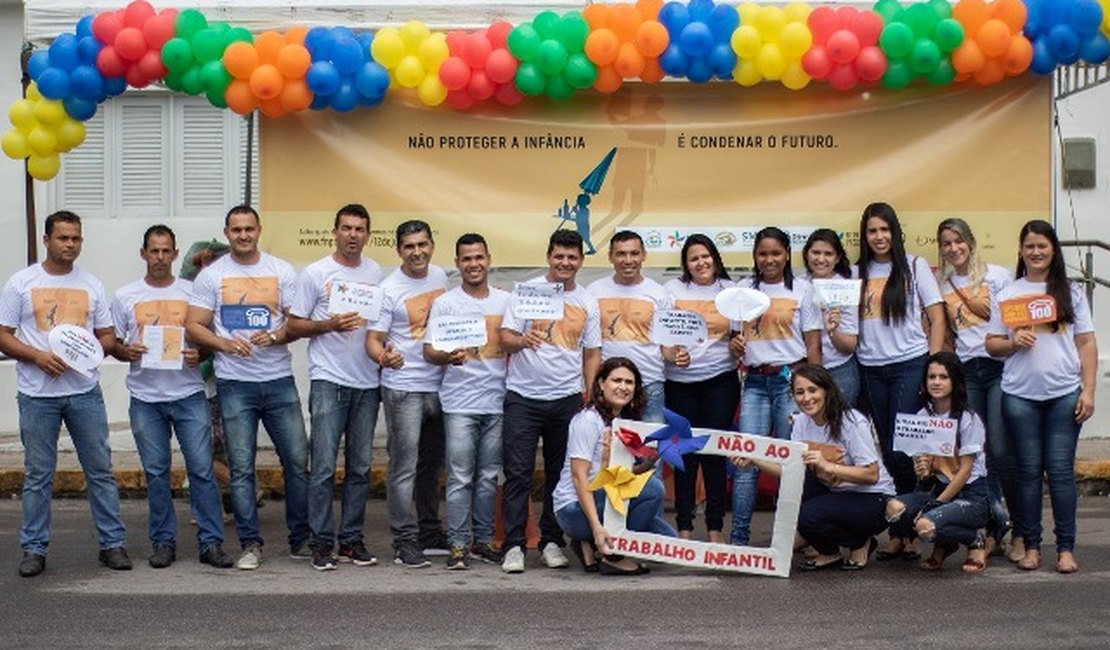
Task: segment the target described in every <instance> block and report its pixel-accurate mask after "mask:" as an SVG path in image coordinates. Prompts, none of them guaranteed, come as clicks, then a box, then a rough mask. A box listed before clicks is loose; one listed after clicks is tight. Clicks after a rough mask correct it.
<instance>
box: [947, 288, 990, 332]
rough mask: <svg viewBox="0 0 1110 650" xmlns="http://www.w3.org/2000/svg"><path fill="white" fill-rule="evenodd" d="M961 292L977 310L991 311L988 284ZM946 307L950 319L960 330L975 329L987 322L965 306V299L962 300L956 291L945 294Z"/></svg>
mask: <svg viewBox="0 0 1110 650" xmlns="http://www.w3.org/2000/svg"><path fill="white" fill-rule="evenodd" d="M960 291H962V292H964V296H966V297H967V301H968V302H970V303H971V304H972V305H975V308H976V309H981V310H982V311H984V312H989V311H990V299H991V289H990V286H989V285H988V284H987V283H986V282H983V283H981V284H980V285H979V286H978V287H976V288H972V287H961V288H960ZM944 307H945V309H946V310H947V311H948V317H949V318H950V319H951V321H952V323H954V324H955V325H956V329H958V330H963V329H967V328H969V327H975V326H976V325H982V324H983V323H986V322H987V321H985V320H983V319H982V318H979V316H977V315H976V314H975V312H974V311H972V310H971V309H970V308H969V307H968V306H967V305H965V304H964V301H963V299H962V298H960V294H958V293H956V292H955V291H950V292H948V293H946V294H944Z"/></svg>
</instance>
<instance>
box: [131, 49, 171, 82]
mask: <svg viewBox="0 0 1110 650" xmlns="http://www.w3.org/2000/svg"><path fill="white" fill-rule="evenodd" d="M136 65H137V67H138V68H139V72H141V73H143V76H144V77H146V78H148V79H150V80H152V81H157V80H159V79H162V78H164V77H165V76H166V66H165V64H163V63H162V53H161V52H159V51H158V50H147V53H146V54H144V55H143V57H142V58H141V59H139V62H138V63H137V64H136Z"/></svg>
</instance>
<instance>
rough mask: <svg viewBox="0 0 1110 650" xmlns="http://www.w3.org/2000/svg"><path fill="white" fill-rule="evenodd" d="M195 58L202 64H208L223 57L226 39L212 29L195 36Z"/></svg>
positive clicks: (206, 29)
mask: <svg viewBox="0 0 1110 650" xmlns="http://www.w3.org/2000/svg"><path fill="white" fill-rule="evenodd" d="M192 44H193V56H195V57H196V58H197V61H200V62H201V63H208V62H209V61H215V60H216V59H218V58H220V57H221V56H223V53H224V48H225V47H226V46H225V45H224V37H223V35H222V34H220V33H219V32H217V31H216V30H214V29H212V28H211V27H208V28H205V29H202V30H200V31H199V32H197V33H196V34H194V35H193V40H192Z"/></svg>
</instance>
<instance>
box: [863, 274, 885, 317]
mask: <svg viewBox="0 0 1110 650" xmlns="http://www.w3.org/2000/svg"><path fill="white" fill-rule="evenodd" d="M886 280H887V279H886V278H871V279H869V280H868V281H867V292H866V293H865V294H864V295H863V318H864V320H869V319H872V318H882V317H883V289H885V288H886Z"/></svg>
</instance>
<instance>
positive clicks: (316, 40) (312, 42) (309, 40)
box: [304, 27, 332, 61]
mask: <svg viewBox="0 0 1110 650" xmlns="http://www.w3.org/2000/svg"><path fill="white" fill-rule="evenodd" d="M331 43H332V38H331V30H329V29H328V28H327V27H313V28H312V29H310V30H308V33H307V34H305V35H304V46H305V48H306V49H308V53H309V54H311V55H312V60H313V61H324V60H327V59H328V58H329V57H330V56H331Z"/></svg>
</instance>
